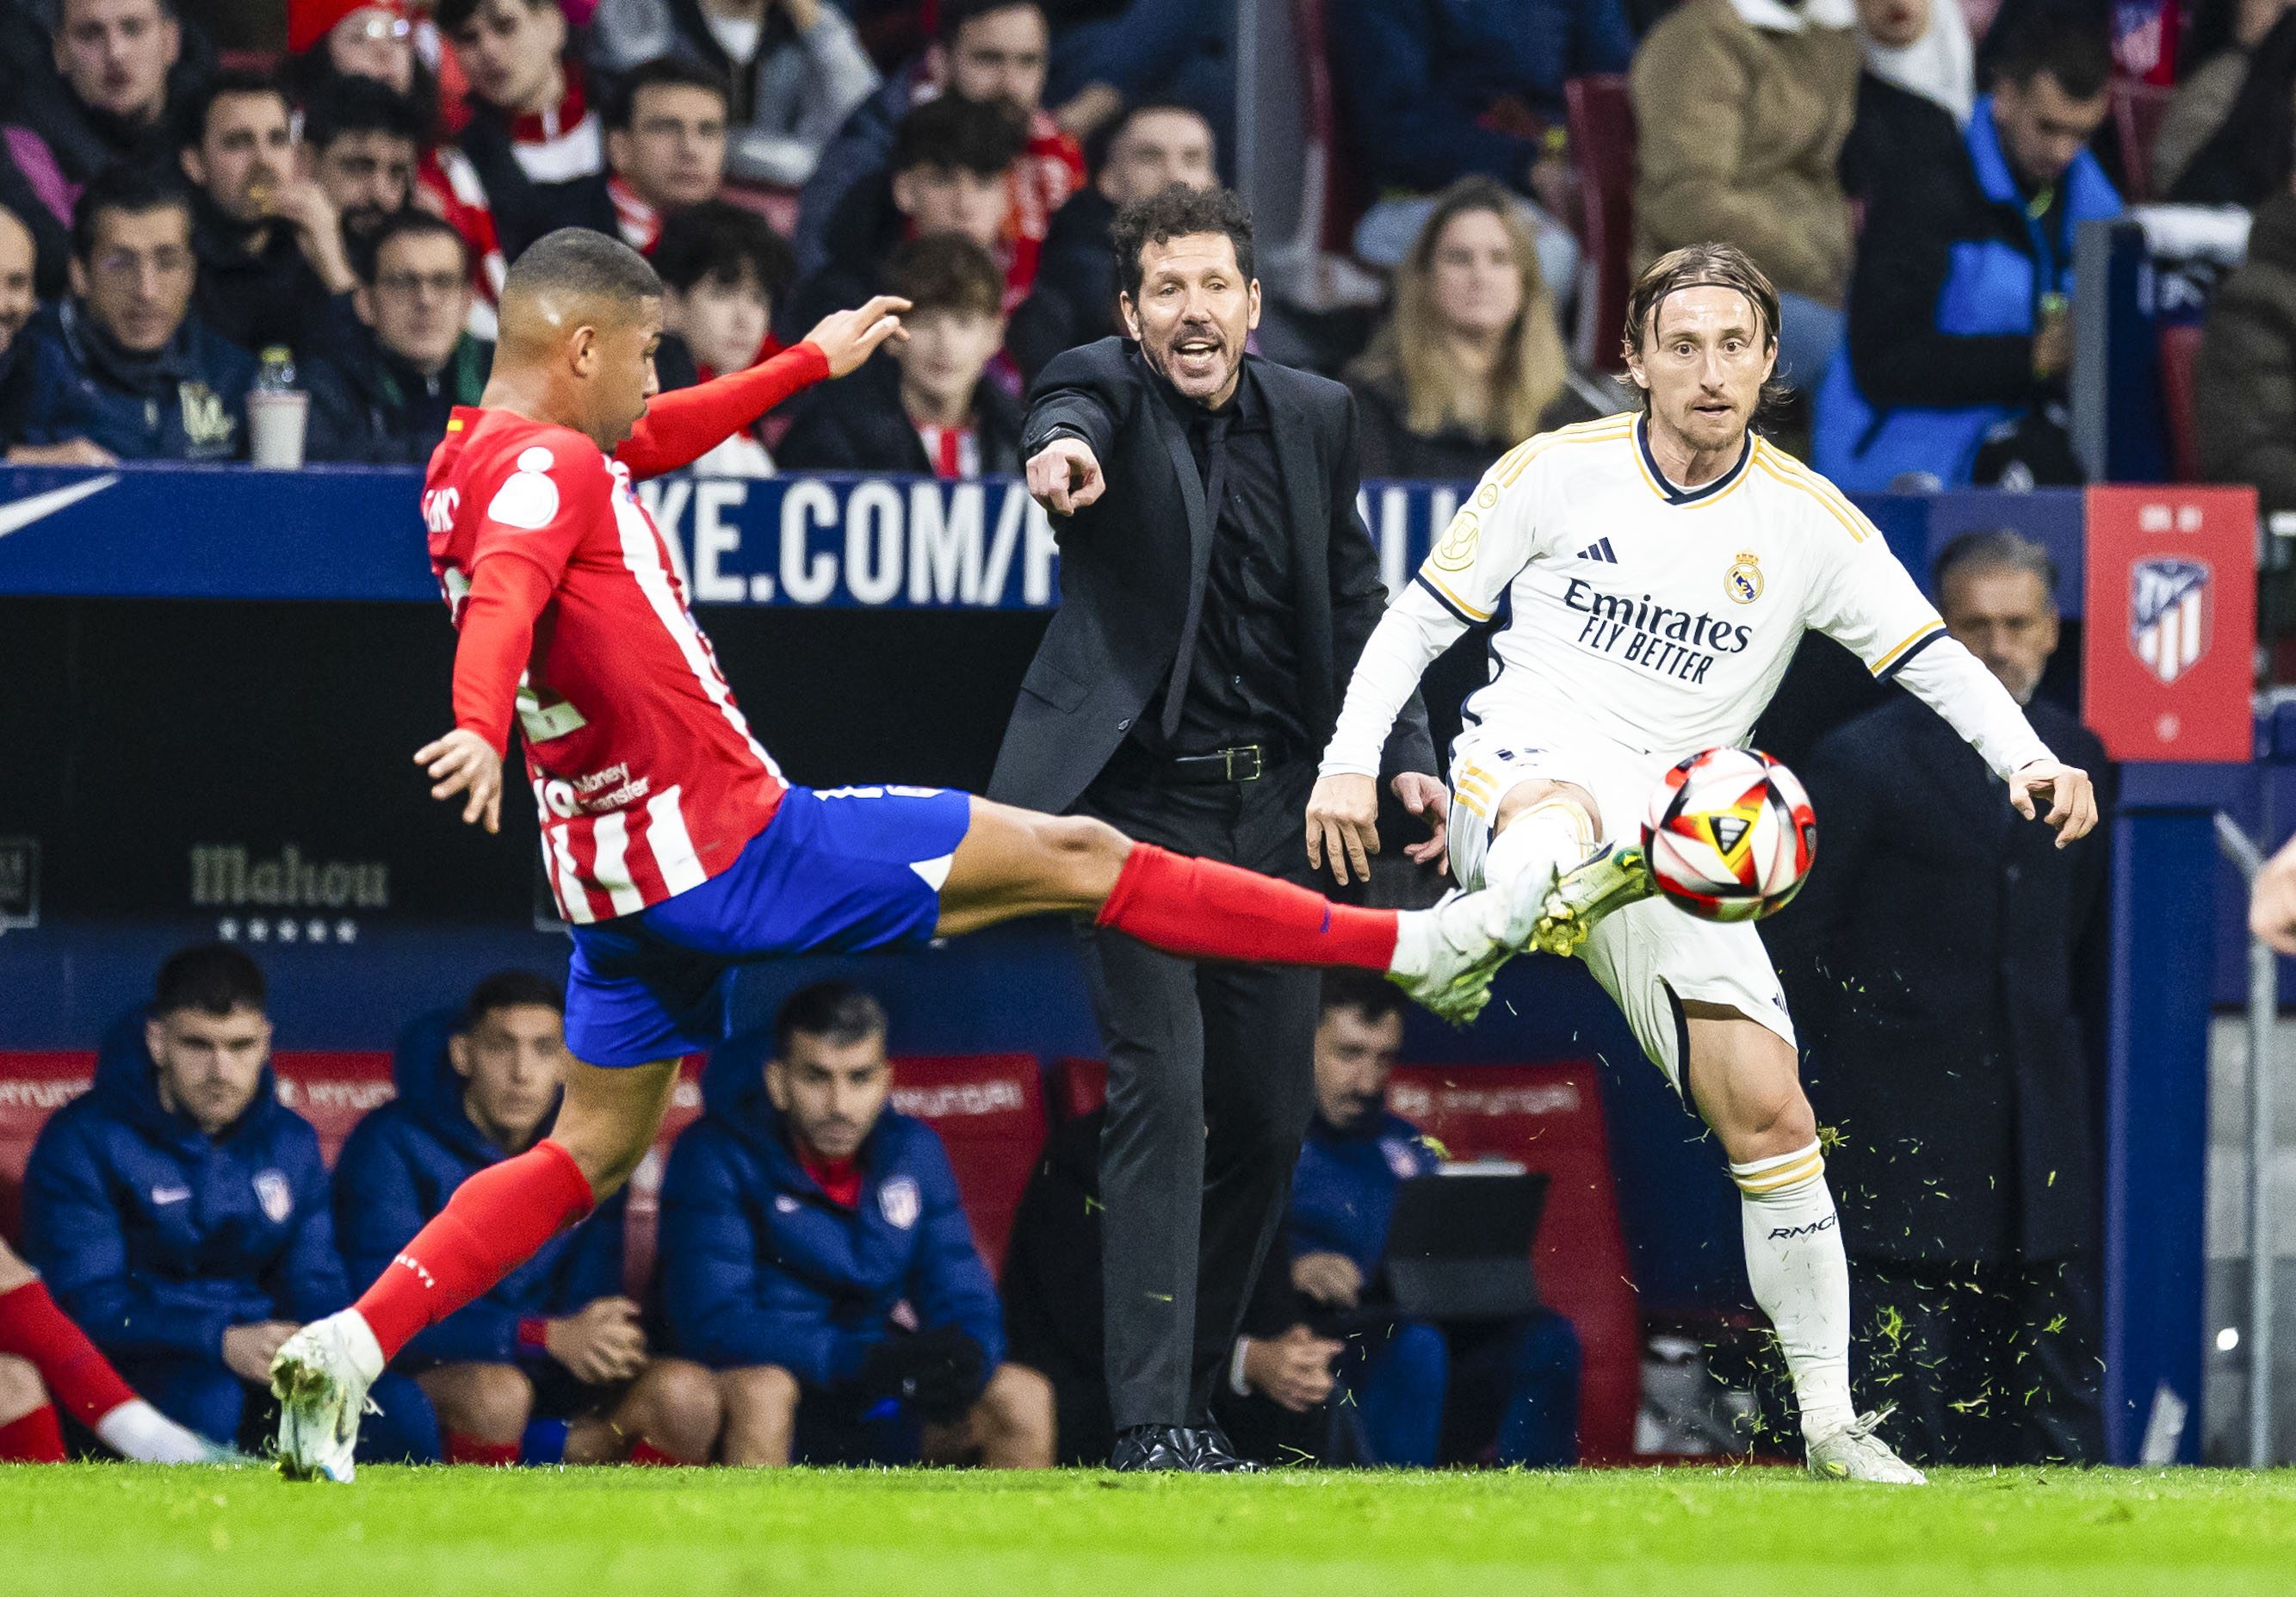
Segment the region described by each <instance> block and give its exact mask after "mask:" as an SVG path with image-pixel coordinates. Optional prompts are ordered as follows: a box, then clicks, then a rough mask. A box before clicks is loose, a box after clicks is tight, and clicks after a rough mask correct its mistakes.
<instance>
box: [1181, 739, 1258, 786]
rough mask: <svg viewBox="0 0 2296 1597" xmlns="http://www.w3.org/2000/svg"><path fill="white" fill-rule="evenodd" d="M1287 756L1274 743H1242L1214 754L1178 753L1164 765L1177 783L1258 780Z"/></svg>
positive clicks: (1215, 751)
mask: <svg viewBox="0 0 2296 1597" xmlns="http://www.w3.org/2000/svg"><path fill="white" fill-rule="evenodd" d="M1282 758H1283V749H1282V748H1281V747H1279V746H1278V745H1276V744H1274V743H1238V744H1237V745H1235V747H1234V748H1232V749H1214V750H1212V752H1210V754H1182V755H1176V756H1174V757H1173V758H1170V759H1169V760H1167V761H1165V762H1164V764H1165V768H1166V770H1167V771H1168V772H1169V774H1170V775H1171V779H1172V780H1173V781H1175V782H1258V781H1259V779H1260V777H1261V776H1263V775H1265V774H1267V772H1268V771H1270V770H1272V769H1273V768H1274V767H1275V764H1276V762H1277V761H1279V760H1280V759H1282Z"/></svg>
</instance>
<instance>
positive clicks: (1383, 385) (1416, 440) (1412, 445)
mask: <svg viewBox="0 0 2296 1597" xmlns="http://www.w3.org/2000/svg"><path fill="white" fill-rule="evenodd" d="M1348 389H1349V392H1350V393H1352V394H1354V395H1355V397H1356V414H1357V416H1358V417H1360V418H1361V420H1362V422H1363V442H1362V456H1363V474H1364V475H1365V477H1367V478H1370V479H1374V480H1377V479H1381V478H1395V479H1411V480H1418V481H1428V482H1472V481H1474V480H1475V479H1477V478H1478V477H1480V476H1481V475H1482V474H1483V473H1484V472H1485V471H1489V470H1490V467H1491V463H1492V462H1493V461H1495V460H1497V459H1498V457H1499V456H1500V455H1505V453H1506V452H1507V451H1508V450H1510V449H1512V448H1513V447H1514V446H1516V445H1517V444H1520V443H1521V442H1522V440H1521V438H1485V437H1483V436H1481V435H1480V434H1477V433H1472V432H1469V431H1467V430H1465V429H1464V428H1462V427H1446V428H1445V429H1444V430H1442V431H1440V432H1437V433H1432V434H1424V433H1416V432H1414V431H1412V430H1411V429H1410V427H1409V426H1407V425H1406V423H1405V421H1404V417H1405V416H1406V414H1407V413H1408V411H1409V405H1408V403H1407V402H1406V399H1405V398H1404V394H1403V380H1402V379H1401V378H1400V377H1399V376H1398V377H1390V376H1388V375H1386V374H1384V373H1382V374H1380V375H1377V376H1364V375H1357V376H1351V377H1350V378H1349V380H1348ZM1598 414H1601V413H1600V412H1598V411H1596V410H1595V407H1594V406H1593V405H1589V404H1587V401H1586V400H1584V399H1582V398H1580V397H1579V394H1578V392H1577V391H1576V390H1575V389H1571V388H1570V387H1569V386H1568V385H1567V384H1566V385H1565V386H1564V388H1563V389H1562V392H1560V393H1558V394H1557V395H1555V396H1554V399H1553V400H1551V401H1550V402H1549V403H1548V405H1547V406H1546V411H1545V412H1544V413H1543V414H1541V415H1540V416H1539V418H1538V430H1539V431H1541V432H1552V431H1554V430H1555V429H1556V428H1558V427H1568V426H1570V424H1571V423H1572V422H1591V421H1593V420H1595V417H1596V416H1597V415H1598Z"/></svg>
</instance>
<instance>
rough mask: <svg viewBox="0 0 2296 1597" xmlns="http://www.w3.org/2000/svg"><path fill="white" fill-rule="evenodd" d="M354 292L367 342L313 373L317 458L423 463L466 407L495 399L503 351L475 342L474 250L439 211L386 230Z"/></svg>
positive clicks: (309, 377) (312, 442) (402, 216)
mask: <svg viewBox="0 0 2296 1597" xmlns="http://www.w3.org/2000/svg"><path fill="white" fill-rule="evenodd" d="M365 258H366V268H367V269H366V276H365V279H364V280H363V281H362V282H361V283H360V284H359V286H358V287H357V289H356V290H354V291H353V292H352V303H353V305H354V306H355V307H356V308H357V315H358V320H359V323H360V326H361V329H362V336H361V337H360V338H359V340H358V342H357V345H355V346H354V347H353V348H352V350H351V353H350V356H349V357H348V359H345V360H343V361H342V362H340V364H337V363H334V362H332V361H330V362H325V363H322V364H318V365H316V367H314V368H313V369H311V370H309V371H307V372H306V373H305V375H304V384H305V387H307V389H309V390H310V393H311V419H310V436H309V443H308V445H307V453H308V455H310V457H311V458H312V459H313V460H334V461H372V462H375V463H381V464H398V465H421V464H422V463H424V462H425V461H428V460H429V459H430V452H431V451H432V450H433V449H435V448H437V447H438V446H439V440H440V439H441V438H445V437H446V436H447V418H448V416H449V415H450V414H452V413H453V411H454V408H455V406H456V405H476V404H478V403H479V399H480V396H481V395H482V394H483V393H484V392H485V391H486V386H487V373H488V371H489V370H491V369H492V367H493V365H494V358H495V347H494V346H493V345H492V344H490V343H488V342H486V341H485V340H482V339H477V338H473V337H471V334H470V332H469V331H468V330H467V328H466V326H465V323H466V322H467V320H468V317H469V315H470V309H471V267H470V257H469V246H468V245H466V244H464V243H463V235H462V234H461V233H456V232H455V229H454V227H453V226H452V225H450V224H448V223H447V222H446V221H444V220H443V219H441V218H440V217H434V216H432V215H431V214H430V212H429V211H423V210H406V211H402V212H400V213H399V214H398V215H397V216H394V217H389V219H388V220H386V221H385V222H384V223H383V225H382V229H381V233H379V234H378V235H377V236H376V238H375V241H374V244H373V248H372V249H371V250H367V251H366V252H365Z"/></svg>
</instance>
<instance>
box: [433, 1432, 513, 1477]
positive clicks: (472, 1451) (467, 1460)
mask: <svg viewBox="0 0 2296 1597" xmlns="http://www.w3.org/2000/svg"><path fill="white" fill-rule="evenodd" d="M518 1446H519V1445H518V1444H517V1443H516V1442H481V1441H480V1440H479V1438H478V1437H466V1436H464V1435H463V1433H462V1432H461V1431H459V1430H450V1431H448V1432H447V1462H448V1463H450V1464H481V1465H484V1466H486V1467H487V1468H488V1469H495V1470H499V1469H503V1468H504V1467H506V1466H508V1465H511V1464H514V1463H516V1462H518Z"/></svg>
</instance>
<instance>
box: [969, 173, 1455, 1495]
mask: <svg viewBox="0 0 2296 1597" xmlns="http://www.w3.org/2000/svg"><path fill="white" fill-rule="evenodd" d="M1113 232H1114V239H1115V242H1116V248H1117V253H1118V258H1119V261H1120V263H1121V273H1122V282H1121V283H1120V287H1121V290H1122V293H1121V296H1120V298H1119V307H1120V308H1121V310H1122V311H1123V313H1124V317H1125V322H1126V325H1127V327H1128V330H1129V332H1130V333H1131V335H1132V336H1131V338H1130V339H1129V340H1126V339H1120V338H1108V339H1103V340H1099V341H1098V342H1096V343H1092V344H1087V345H1085V346H1083V347H1081V348H1076V349H1071V350H1069V351H1068V352H1066V353H1065V354H1063V355H1061V356H1058V357H1056V358H1055V359H1054V361H1053V362H1052V363H1051V364H1049V365H1047V366H1046V368H1045V372H1044V374H1043V376H1042V377H1041V378H1040V379H1039V380H1038V381H1037V387H1036V390H1035V392H1034V395H1033V396H1032V403H1031V405H1030V407H1029V418H1028V422H1027V425H1026V427H1025V429H1024V430H1023V432H1022V451H1023V453H1024V454H1025V455H1027V456H1028V457H1029V464H1028V474H1029V491H1030V492H1031V493H1033V494H1034V495H1037V498H1038V499H1039V500H1040V501H1042V502H1043V503H1044V504H1045V505H1046V508H1047V509H1048V510H1050V511H1051V512H1053V513H1054V517H1055V520H1054V527H1055V528H1057V529H1058V530H1057V536H1058V537H1059V540H1060V546H1061V557H1062V564H1061V589H1062V605H1061V610H1060V613H1059V614H1058V615H1056V616H1054V618H1053V623H1052V626H1051V627H1049V628H1048V629H1047V630H1046V634H1045V641H1044V644H1043V646H1042V647H1041V648H1040V649H1039V650H1038V651H1037V658H1036V659H1035V661H1034V663H1032V664H1031V665H1030V667H1029V672H1028V675H1027V676H1026V677H1025V678H1024V679H1023V680H1022V683H1021V695H1020V700H1019V701H1018V703H1017V704H1016V705H1015V706H1014V708H1013V721H1012V725H1010V726H1009V727H1008V728H1007V729H1006V731H1005V746H1004V749H1002V751H1001V752H1000V753H999V755H998V757H997V761H996V774H995V775H994V777H993V778H992V779H991V780H990V783H989V793H990V795H991V796H992V797H994V798H999V799H1002V800H1004V801H1005V802H1008V803H1017V804H1026V805H1030V806H1033V807H1036V808H1037V809H1041V810H1046V811H1048V812H1051V813H1054V814H1062V813H1071V812H1072V813H1079V814H1084V815H1095V816H1098V817H1099V818H1101V819H1103V820H1105V821H1108V822H1110V823H1113V824H1114V825H1115V826H1116V827H1117V828H1118V829H1119V830H1120V831H1124V832H1126V833H1127V834H1128V835H1129V836H1132V837H1135V838H1140V839H1146V840H1148V841H1150V842H1154V843H1159V844H1161V845H1162V846H1163V847H1165V848H1169V849H1172V850H1175V851H1176V852H1178V853H1182V854H1187V855H1193V856H1201V857H1208V858H1213V859H1219V860H1226V861H1228V862H1231V863H1233V864H1239V865H1246V866H1249V867H1251V868H1253V869H1256V870H1259V871H1263V872H1268V873H1270V874H1273V875H1279V876H1286V877H1289V878H1291V879H1292V880H1295V881H1302V882H1304V881H1306V880H1308V875H1309V862H1308V856H1307V854H1306V851H1305V849H1304V848H1303V846H1302V840H1301V832H1302V816H1303V815H1304V814H1305V813H1306V810H1307V805H1308V791H1309V790H1310V788H1312V787H1313V786H1314V783H1315V774H1316V755H1317V753H1318V752H1319V751H1320V750H1321V749H1322V748H1323V746H1324V741H1326V740H1327V739H1328V738H1329V737H1330V735H1331V732H1332V729H1333V723H1334V721H1335V719H1336V717H1337V716H1338V713H1339V708H1340V704H1341V700H1342V698H1343V697H1344V695H1345V692H1346V688H1347V683H1348V677H1349V674H1350V673H1351V672H1352V671H1353V669H1354V667H1355V663H1356V658H1357V655H1358V654H1359V653H1360V652H1361V651H1362V649H1363V644H1364V640H1365V638H1366V637H1368V636H1369V635H1370V634H1371V630H1372V627H1374V625H1375V624H1376V623H1377V621H1378V619H1379V617H1380V614H1381V612H1382V610H1383V609H1384V608H1385V604H1386V591H1385V590H1384V589H1383V588H1382V586H1381V585H1380V580H1379V561H1378V556H1377V554H1376V553H1375V552H1374V549H1373V547H1372V543H1371V538H1370V536H1369V534H1368V533H1367V532H1366V531H1365V528H1364V525H1363V521H1362V519H1361V518H1360V517H1358V516H1357V513H1356V508H1355V504H1356V492H1357V477H1356V427H1355V412H1354V405H1353V402H1352V401H1351V400H1350V399H1349V396H1348V392H1347V390H1346V389H1343V388H1341V386H1340V385H1339V384H1337V383H1334V382H1330V381H1325V380H1324V379H1323V378H1320V377H1315V376H1310V375H1308V373H1301V372H1294V371H1291V370H1288V369H1286V368H1284V367H1282V366H1277V365H1274V364H1269V363H1267V362H1266V361H1263V360H1260V359H1259V358H1257V357H1251V356H1246V355H1245V353H1244V341H1245V339H1246V338H1247V336H1248V335H1249V334H1250V332H1251V328H1252V327H1253V326H1254V325H1256V324H1257V323H1258V321H1259V283H1257V282H1256V281H1255V280H1254V279H1253V277H1252V272H1251V217H1250V215H1249V214H1248V213H1247V212H1246V211H1245V209H1244V208H1243V204H1242V201H1240V200H1239V199H1237V198H1236V196H1235V195H1234V194H1233V193H1230V192H1227V191H1226V190H1222V189H1211V190H1191V189H1189V188H1186V187H1185V186H1182V185H1178V184H1175V185H1173V186H1172V187H1169V188H1167V189H1165V190H1163V191H1161V192H1159V193H1156V194H1153V195H1151V196H1149V197H1147V198H1146V199H1144V200H1140V201H1135V202H1134V203H1132V204H1130V205H1128V206H1127V207H1126V208H1125V209H1123V211H1121V212H1120V213H1119V216H1118V217H1117V220H1116V224H1115V227H1114V230H1113ZM1384 765H1385V769H1386V774H1388V775H1389V776H1390V777H1391V778H1392V779H1393V784H1394V790H1395V792H1396V795H1397V797H1398V798H1400V799H1401V800H1402V801H1403V802H1404V804H1405V805H1406V807H1408V808H1409V809H1410V810H1412V811H1413V812H1414V813H1415V814H1424V815H1427V816H1428V817H1429V818H1430V819H1431V822H1432V823H1434V825H1435V835H1434V836H1433V837H1432V838H1431V839H1429V840H1427V841H1426V842H1423V843H1421V844H1418V845H1416V846H1415V848H1413V849H1412V850H1411V853H1412V855H1413V856H1414V857H1415V858H1421V859H1431V858H1434V857H1435V856H1437V855H1439V853H1440V852H1441V848H1442V831H1441V825H1440V823H1441V820H1442V816H1443V810H1444V805H1443V797H1442V790H1441V788H1440V787H1439V784H1438V783H1437V782H1435V779H1434V777H1433V776H1432V774H1431V773H1432V772H1433V770H1434V768H1435V761H1434V749H1433V746H1432V744H1431V742H1430V741H1429V739H1428V735H1427V721H1426V713H1425V710H1424V709H1423V708H1422V707H1421V706H1420V705H1419V703H1418V701H1417V700H1416V699H1414V700H1413V702H1412V704H1411V706H1410V708H1408V709H1407V710H1406V713H1405V715H1404V716H1403V717H1400V718H1399V719H1398V723H1397V727H1396V732H1395V734H1394V736H1393V737H1392V738H1391V739H1390V741H1389V743H1388V745H1387V749H1386V758H1385V761H1384ZM1330 824H1331V825H1333V826H1339V825H1341V824H1342V823H1339V822H1337V821H1336V820H1334V821H1332V822H1331V823H1330ZM1316 835H1317V836H1319V837H1320V835H1321V833H1320V831H1318V832H1317V833H1316ZM1346 839H1347V847H1346V848H1345V851H1344V852H1345V856H1346V857H1344V858H1342V857H1341V851H1340V850H1336V849H1335V851H1334V859H1333V865H1334V869H1335V874H1336V875H1337V876H1338V879H1339V880H1341V882H1346V881H1348V880H1349V874H1350V873H1349V864H1353V866H1354V867H1355V870H1356V873H1357V874H1360V872H1361V870H1362V867H1363V864H1364V857H1363V856H1365V854H1367V853H1369V852H1373V851H1375V850H1376V849H1377V848H1378V838H1377V837H1376V835H1375V834H1373V833H1372V832H1371V831H1370V829H1368V828H1363V829H1357V828H1355V827H1353V826H1351V825H1350V826H1348V827H1347V829H1346ZM1086 969H1087V977H1088V979H1090V980H1091V982H1092V985H1093V993H1094V1000H1095V1009H1096V1011H1097V1012H1098V1015H1099V1019H1100V1025H1101V1033H1102V1036H1103V1038H1104V1040H1105V1041H1106V1043H1107V1045H1108V1055H1109V1121H1108V1128H1107V1132H1106V1134H1105V1136H1104V1137H1103V1142H1102V1144H1101V1177H1102V1188H1103V1202H1104V1203H1105V1204H1106V1206H1107V1213H1106V1216H1105V1218H1106V1239H1107V1262H1106V1267H1105V1269H1104V1272H1103V1291H1104V1296H1105V1300H1106V1305H1107V1320H1108V1333H1107V1334H1108V1380H1109V1396H1110V1402H1111V1408H1112V1410H1113V1418H1114V1421H1115V1424H1116V1429H1117V1432H1118V1435H1117V1444H1116V1450H1115V1454H1114V1456H1113V1459H1112V1462H1114V1464H1115V1465H1116V1467H1117V1468H1119V1469H1127V1468H1130V1469H1187V1470H1216V1469H1228V1468H1235V1467H1239V1466H1238V1462H1237V1460H1236V1459H1235V1457H1234V1453H1233V1450H1232V1449H1231V1448H1230V1447H1229V1446H1228V1445H1227V1440H1226V1437H1225V1436H1223V1435H1222V1434H1221V1433H1220V1431H1219V1429H1218V1426H1217V1425H1216V1424H1215V1423H1214V1422H1213V1421H1212V1419H1211V1410H1210V1404H1211V1398H1212V1394H1213V1391H1214V1389H1215V1388H1216V1386H1217V1383H1218V1380H1219V1379H1220V1378H1221V1376H1222V1375H1223V1374H1224V1373H1225V1365H1226V1359H1227V1357H1228V1355H1229V1352H1230V1349H1232V1348H1233V1347H1234V1342H1235V1336H1236V1331H1237V1327H1238V1325H1239V1324H1240V1323H1241V1320H1242V1313H1243V1307H1244V1303H1245V1300H1246V1298H1247V1297H1248V1296H1249V1294H1250V1292H1251V1284H1252V1280H1253V1277H1254V1276H1255V1275H1256V1274H1257V1273H1258V1271H1259V1265H1260V1261H1261V1260H1262V1258H1263V1257H1265V1256H1266V1254H1267V1248H1268V1244H1269V1242H1270V1241H1271V1240H1272V1239H1273V1238H1274V1236H1275V1228H1276V1225H1277V1224H1278V1222H1279V1221H1280V1220H1281V1219H1282V1217H1283V1197H1284V1192H1285V1190H1286V1187H1287V1185H1288V1183H1289V1181H1290V1178H1291V1173H1292V1165H1293V1164H1294V1163H1295V1162H1296V1161H1297V1159H1298V1158H1299V1152H1300V1137H1301V1135H1302V1134H1303V1133H1304V1132H1305V1130H1306V1128H1307V1124H1308V1114H1309V1111H1310V1109H1311V1108H1312V1105H1313V1101H1314V1078H1313V1068H1312V1063H1311V1061H1312V1057H1313V1050H1314V1038H1315V1030H1316V1015H1317V1008H1318V1005H1317V993H1318V988H1319V979H1318V978H1317V977H1316V975H1315V974H1314V973H1312V972H1297V971H1290V970H1276V969H1273V968H1270V967H1265V966H1251V965H1241V964H1213V963H1206V964H1201V965H1200V964H1193V963H1191V962H1187V961H1185V960H1180V959H1175V958H1172V957H1170V956H1169V955H1167V954H1160V953H1157V952H1156V951H1154V950H1153V949H1151V948H1149V947H1147V946H1145V945H1144V944H1142V943H1140V942H1138V941H1136V940H1135V939H1133V938H1128V937H1125V936H1122V935H1120V934H1116V933H1112V932H1108V931H1104V930H1103V931H1096V932H1095V933H1094V934H1093V935H1092V938H1091V941H1090V945H1089V947H1088V950H1087V960H1086Z"/></svg>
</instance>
